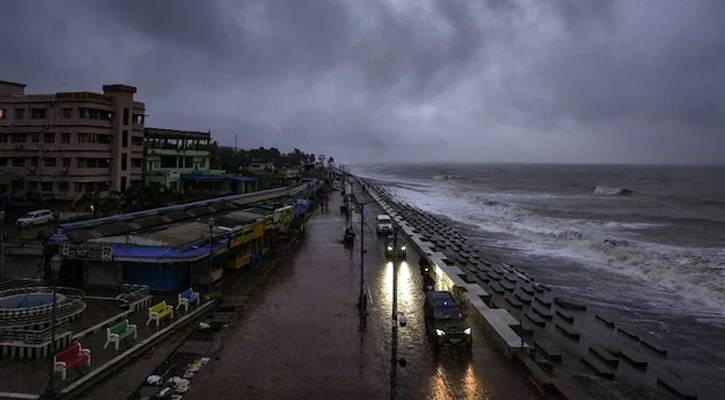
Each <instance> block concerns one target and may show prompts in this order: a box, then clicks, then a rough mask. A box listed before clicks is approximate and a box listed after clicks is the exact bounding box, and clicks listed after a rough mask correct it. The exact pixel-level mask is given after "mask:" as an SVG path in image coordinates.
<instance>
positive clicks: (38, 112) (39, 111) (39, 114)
mask: <svg viewBox="0 0 725 400" xmlns="http://www.w3.org/2000/svg"><path fill="white" fill-rule="evenodd" d="M46 113H47V110H46V109H45V108H33V109H31V110H30V118H32V119H43V118H45V115H46Z"/></svg>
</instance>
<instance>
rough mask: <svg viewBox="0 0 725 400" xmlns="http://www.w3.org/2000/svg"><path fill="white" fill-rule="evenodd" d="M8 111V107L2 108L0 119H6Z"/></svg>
mask: <svg viewBox="0 0 725 400" xmlns="http://www.w3.org/2000/svg"><path fill="white" fill-rule="evenodd" d="M7 112H8V111H7V110H6V109H4V108H0V119H5V118H7Z"/></svg>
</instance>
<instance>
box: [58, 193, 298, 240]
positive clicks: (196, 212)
mask: <svg viewBox="0 0 725 400" xmlns="http://www.w3.org/2000/svg"><path fill="white" fill-rule="evenodd" d="M296 189H298V188H276V189H268V190H262V191H258V192H252V193H245V194H240V195H231V196H224V197H218V198H215V199H208V200H201V201H196V202H192V203H186V204H178V205H175V206H168V207H161V208H156V209H152V210H144V211H137V212H132V213H127V214H120V215H112V216H109V217H103V218H97V219H93V220H86V221H79V222H71V223H65V224H60V225H58V226H57V227H56V228H55V230H54V231H53V233H52V234H51V235H50V237H49V238H48V244H50V245H61V244H66V243H83V242H86V241H93V242H97V243H99V242H105V243H114V242H115V243H136V244H147V245H156V242H155V240H157V239H158V240H161V241H163V238H160V237H159V236H156V237H155V236H153V235H152V236H150V237H148V236H145V235H139V234H138V233H139V232H149V231H152V230H154V229H159V228H160V229H166V228H169V226H170V225H173V224H179V223H182V222H185V221H190V220H192V221H193V220H196V219H197V218H204V217H206V218H208V217H209V216H212V215H218V214H222V213H225V212H231V211H239V210H240V208H245V207H246V208H248V207H249V206H250V205H252V204H254V205H255V206H254V207H255V208H254V210H265V209H267V208H268V207H269V206H268V205H265V204H264V203H271V202H275V203H279V199H281V198H286V197H288V196H291V195H294V193H295V190H296ZM273 210H274V208H272V211H273ZM245 211H247V212H250V211H252V210H250V209H246V210H245ZM272 211H270V210H268V209H267V212H263V213H262V214H268V213H270V212H272ZM254 212H256V211H254ZM202 224H203V225H204V226H206V232H208V229H209V227H208V225H206V223H204V222H203V223H202ZM187 229H189V228H187ZM180 234H183V230H182V231H181V232H180Z"/></svg>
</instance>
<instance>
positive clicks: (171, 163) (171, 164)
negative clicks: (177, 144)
mask: <svg viewBox="0 0 725 400" xmlns="http://www.w3.org/2000/svg"><path fill="white" fill-rule="evenodd" d="M161 168H176V157H172V156H161Z"/></svg>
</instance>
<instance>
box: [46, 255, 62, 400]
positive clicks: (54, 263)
mask: <svg viewBox="0 0 725 400" xmlns="http://www.w3.org/2000/svg"><path fill="white" fill-rule="evenodd" d="M62 264H63V260H62V259H61V258H60V256H59V255H58V253H55V254H53V257H51V259H50V270H51V276H50V286H51V288H52V289H53V308H52V311H51V314H50V346H49V354H48V355H49V356H50V357H51V359H50V363H49V368H48V384H47V387H46V394H47V395H48V396H47V397H48V398H52V397H53V394H54V393H55V362H54V361H53V358H52V357H53V355H55V351H56V348H55V313H56V307H57V278H56V277H57V275H58V273H59V272H60V267H61V265H62Z"/></svg>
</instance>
